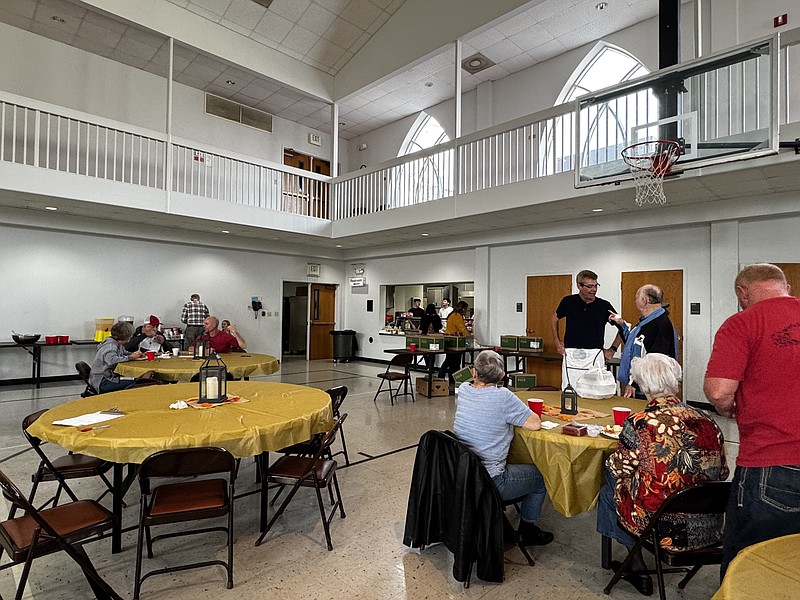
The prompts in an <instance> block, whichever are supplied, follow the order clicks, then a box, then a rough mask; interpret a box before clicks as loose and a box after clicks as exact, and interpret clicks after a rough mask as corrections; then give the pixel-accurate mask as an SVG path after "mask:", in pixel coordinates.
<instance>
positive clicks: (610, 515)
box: [597, 467, 636, 550]
mask: <svg viewBox="0 0 800 600" xmlns="http://www.w3.org/2000/svg"><path fill="white" fill-rule="evenodd" d="M603 479H604V481H603V486H602V487H601V488H600V495H599V496H598V498H597V533H599V534H600V535H604V536H606V537H609V538H611V539H614V540H617V541H618V542H619V543H620V544H622V545H623V546H625V547H626V548H627V549H628V550H630V549H631V548H633V545H634V544H635V543H636V540H635V538H634V537H633V536H632V535H631V534H630V533H628V531H627V530H626V529H624V528H623V527H622V526H621V525H620V524H619V519H618V518H617V503H616V501H615V500H614V486H615V485H616V483H617V480H616V478H615V477H614V476H613V475H612V474H611V471H609V470H608V467H605V468H604V469H603Z"/></svg>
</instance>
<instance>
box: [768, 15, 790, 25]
mask: <svg viewBox="0 0 800 600" xmlns="http://www.w3.org/2000/svg"><path fill="white" fill-rule="evenodd" d="M788 22H789V15H788V14H786V13H784V14H782V15H779V16H777V17H775V18H774V19H772V26H773V27H783V26H784V25H786V23H788Z"/></svg>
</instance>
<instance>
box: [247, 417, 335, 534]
mask: <svg viewBox="0 0 800 600" xmlns="http://www.w3.org/2000/svg"><path fill="white" fill-rule="evenodd" d="M345 419H347V413H344V414H342V416H341V417H339V418H338V419H336V420H335V421H334V423H333V427H332V428H331V430H330V431H329V432H328V433H326V434H325V436H324V437H323V439H322V442H321V443H320V445H319V448H317V451H316V452H315V453H314V456H312V457H306V456H295V455H291V454H289V455H286V456H282V457H281V458H279V459H278V460H276V461H275V463H274V464H272V465H270V467H269V472H268V474H267V483H269V484H271V485H275V486H277V487H278V492H277V493H276V495H275V498H273V500H272V502H271V503H270V504H274V502H275V500H277V499H278V494H280V492H281V491H282V490H283V488H284V487H286V486H292V487H291V490H289V494H288V495H287V496H286V498H285V499H284V500H283V502H282V503H281V505H280V506H279V507H278V509H277V510H276V511H275V513H274V514H273V515H272V519H270V521H269V523H267V526H266V527H265V528H264V531H262V532H261V535H260V536H259V537H258V539H257V540H256V546H259V545H260V544H261V542H262V541H263V540H264V538H265V537H266V535H267V533H269V530H270V529H271V528H272V526H273V525H274V524H275V521H276V520H277V519H278V517H280V516H281V515H282V514H283V511H285V510H286V507H287V506H288V505H289V502H291V500H292V498H294V495H295V494H296V493H297V492H298V490H299V489H300V488H301V487H310V488H314V491H315V492H316V494H317V503H318V504H319V514H320V517H321V518H322V527H323V529H324V530H325V541H326V542H327V545H328V550H333V543H332V542H331V530H330V524H331V521H332V520H333V517H334V516H335V515H336V510H337V509H339V514H340V516H341V518H342V519H344V518H345V517H346V516H347V515H345V513H344V504H342V493H341V491H340V490H339V480H338V479H337V477H336V466H337V465H336V461H335V460H332V459H330V458H323V455H324V454H325V449H326V448H329V447H330V444H331V442H332V441H333V439H334V438H335V437H336V434H337V433H338V432H339V430H340V429H341V427H342V423H344V421H345ZM323 489H327V490H328V497H329V498H330V501H331V509H330V512H329V513H327V514H326V512H325V505H324V503H323V502H322V490H323ZM333 490H336V499H335V500H334V497H333Z"/></svg>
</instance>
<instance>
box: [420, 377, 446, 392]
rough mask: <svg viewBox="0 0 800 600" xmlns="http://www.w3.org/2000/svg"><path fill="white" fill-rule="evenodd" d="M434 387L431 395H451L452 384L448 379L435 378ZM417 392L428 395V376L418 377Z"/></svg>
mask: <svg viewBox="0 0 800 600" xmlns="http://www.w3.org/2000/svg"><path fill="white" fill-rule="evenodd" d="M432 387H433V389H432V390H431V396H449V395H450V384H449V383H448V382H447V380H446V379H436V378H434V380H433V385H432ZM417 393H418V394H422V395H423V396H427V395H428V378H427V377H417Z"/></svg>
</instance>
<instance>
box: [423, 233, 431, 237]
mask: <svg viewBox="0 0 800 600" xmlns="http://www.w3.org/2000/svg"><path fill="white" fill-rule="evenodd" d="M429 235H430V234H429V233H423V234H422V237H428V236H429Z"/></svg>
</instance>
